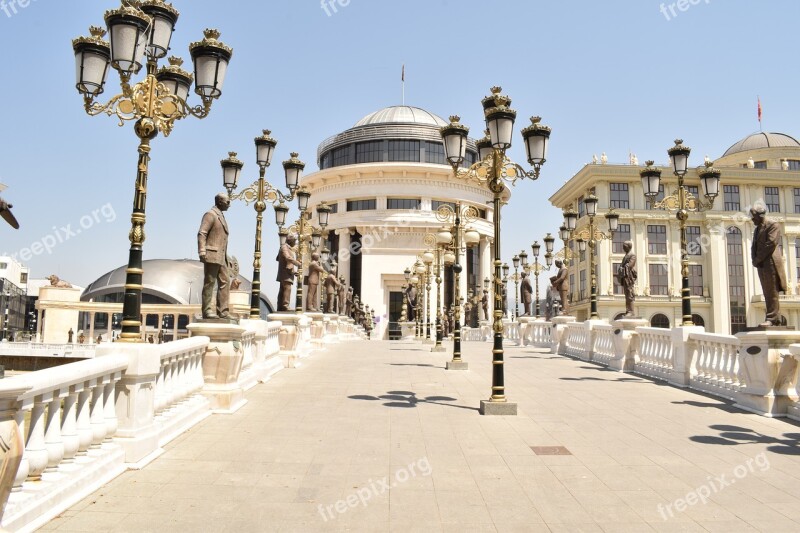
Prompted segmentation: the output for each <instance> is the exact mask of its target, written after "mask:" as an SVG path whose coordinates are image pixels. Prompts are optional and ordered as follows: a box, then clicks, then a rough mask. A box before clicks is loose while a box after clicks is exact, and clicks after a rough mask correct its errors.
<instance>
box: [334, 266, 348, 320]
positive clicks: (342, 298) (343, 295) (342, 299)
mask: <svg viewBox="0 0 800 533" xmlns="http://www.w3.org/2000/svg"><path fill="white" fill-rule="evenodd" d="M346 302H347V282H345V280H344V276H339V306H338V309H337V310H336V311H337V312H338V313H339V314H340V315H344V310H345V309H346V308H347V303H346Z"/></svg>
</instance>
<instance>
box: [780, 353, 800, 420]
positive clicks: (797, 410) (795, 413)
mask: <svg viewBox="0 0 800 533" xmlns="http://www.w3.org/2000/svg"><path fill="white" fill-rule="evenodd" d="M787 357H791V358H793V359H794V360H795V365H796V367H797V370H795V374H794V378H795V381H794V383H795V388H796V387H797V383H798V380H800V344H793V345H792V346H791V347H790V348H789V355H785V356H784V359H786V358H787ZM787 416H788V417H789V418H791V419H792V420H797V421H798V422H800V401H797V402H795V403H794V405H790V406H789V408H788V409H787Z"/></svg>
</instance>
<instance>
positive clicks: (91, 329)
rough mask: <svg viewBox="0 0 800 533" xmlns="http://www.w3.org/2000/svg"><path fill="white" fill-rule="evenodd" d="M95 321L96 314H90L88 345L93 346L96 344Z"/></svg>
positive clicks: (91, 312)
mask: <svg viewBox="0 0 800 533" xmlns="http://www.w3.org/2000/svg"><path fill="white" fill-rule="evenodd" d="M94 319H95V312H94V311H90V312H89V342H88V344H92V343H93V342H94Z"/></svg>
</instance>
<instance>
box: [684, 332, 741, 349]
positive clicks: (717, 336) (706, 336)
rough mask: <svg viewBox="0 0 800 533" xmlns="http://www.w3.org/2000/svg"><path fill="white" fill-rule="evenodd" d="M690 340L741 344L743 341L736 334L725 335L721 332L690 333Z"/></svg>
mask: <svg viewBox="0 0 800 533" xmlns="http://www.w3.org/2000/svg"><path fill="white" fill-rule="evenodd" d="M689 340H693V341H698V342H718V343H722V344H735V345H737V346H738V345H740V344H741V341H740V340H739V339H738V338H737V337H736V336H734V335H725V334H721V333H690V334H689Z"/></svg>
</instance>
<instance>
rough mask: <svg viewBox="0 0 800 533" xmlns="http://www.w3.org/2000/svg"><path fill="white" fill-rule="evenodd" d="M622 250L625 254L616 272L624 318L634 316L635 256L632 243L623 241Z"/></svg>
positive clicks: (636, 275) (636, 276)
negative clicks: (622, 298)
mask: <svg viewBox="0 0 800 533" xmlns="http://www.w3.org/2000/svg"><path fill="white" fill-rule="evenodd" d="M622 249H623V251H624V252H625V257H623V258H622V263H620V265H619V270H617V276H616V277H617V281H618V282H619V284H620V285H621V286H622V289H623V291H624V292H625V316H626V317H632V316H634V312H633V302H634V300H636V291H635V290H634V288H635V287H636V279H637V278H638V274H637V273H636V254H635V253H633V251H632V250H633V242H632V241H625V242H624V243H622Z"/></svg>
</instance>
